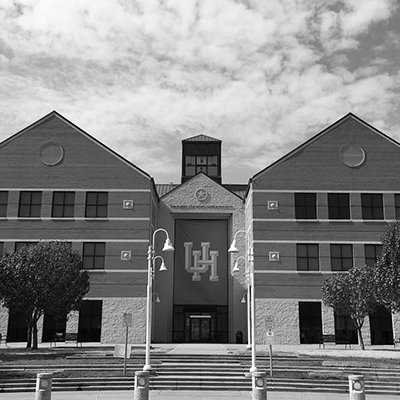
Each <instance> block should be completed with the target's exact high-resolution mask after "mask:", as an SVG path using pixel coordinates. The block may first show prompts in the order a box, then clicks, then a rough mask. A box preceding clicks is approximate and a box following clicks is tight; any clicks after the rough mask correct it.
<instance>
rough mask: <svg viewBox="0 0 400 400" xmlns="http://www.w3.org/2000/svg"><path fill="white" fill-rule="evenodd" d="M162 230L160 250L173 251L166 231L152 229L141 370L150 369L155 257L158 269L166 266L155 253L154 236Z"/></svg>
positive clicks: (163, 269) (148, 259)
mask: <svg viewBox="0 0 400 400" xmlns="http://www.w3.org/2000/svg"><path fill="white" fill-rule="evenodd" d="M160 231H162V232H164V233H165V234H166V235H167V238H166V239H165V242H164V247H163V249H162V251H174V247H173V246H172V243H171V240H170V239H169V235H168V232H167V231H166V230H165V229H163V228H159V229H157V230H155V231H154V233H153V239H152V242H151V244H150V245H149V248H148V250H147V315H146V360H145V364H144V367H143V371H150V370H151V369H152V368H151V365H150V345H151V323H152V305H153V279H154V272H155V261H156V259H157V258H159V259H160V260H161V265H160V269H159V271H166V270H167V267H166V266H165V262H164V258H162V257H161V256H156V255H155V250H154V247H155V237H156V234H157V233H158V232H160Z"/></svg>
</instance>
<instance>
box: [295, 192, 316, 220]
mask: <svg viewBox="0 0 400 400" xmlns="http://www.w3.org/2000/svg"><path fill="white" fill-rule="evenodd" d="M294 196H295V197H294V201H295V216H296V219H317V196H316V194H315V193H295V194H294Z"/></svg>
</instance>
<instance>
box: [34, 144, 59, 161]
mask: <svg viewBox="0 0 400 400" xmlns="http://www.w3.org/2000/svg"><path fill="white" fill-rule="evenodd" d="M39 157H40V159H41V161H42V163H43V164H45V165H57V164H58V163H60V162H61V161H62V159H63V157H64V149H63V148H62V146H60V145H59V144H58V143H55V142H47V143H45V144H44V145H43V146H42V147H40V149H39Z"/></svg>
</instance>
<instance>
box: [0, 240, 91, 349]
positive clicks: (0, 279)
mask: <svg viewBox="0 0 400 400" xmlns="http://www.w3.org/2000/svg"><path fill="white" fill-rule="evenodd" d="M88 291H89V275H88V272H87V271H85V270H84V269H83V262H82V258H81V256H80V255H79V254H78V253H77V252H76V251H72V250H71V247H70V245H69V244H68V243H66V242H60V241H52V242H44V241H43V242H39V243H37V244H35V245H33V246H23V247H22V248H21V249H19V250H18V251H15V252H12V253H5V254H3V255H2V256H1V257H0V304H1V305H3V306H4V307H6V308H8V310H9V311H10V312H21V313H23V314H25V317H26V322H27V326H28V331H27V347H32V348H33V349H37V347H38V337H37V322H38V320H39V318H40V317H41V316H42V315H44V314H49V315H52V316H54V317H57V316H66V315H67V314H68V313H69V312H70V311H75V310H78V309H79V307H80V305H81V302H82V299H83V297H84V296H85V294H86V293H87V292H88Z"/></svg>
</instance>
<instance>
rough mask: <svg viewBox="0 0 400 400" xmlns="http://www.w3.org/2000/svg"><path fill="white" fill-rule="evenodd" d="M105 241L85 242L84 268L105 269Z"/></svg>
mask: <svg viewBox="0 0 400 400" xmlns="http://www.w3.org/2000/svg"><path fill="white" fill-rule="evenodd" d="M105 255H106V244H105V243H83V268H85V269H104V261H105Z"/></svg>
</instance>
